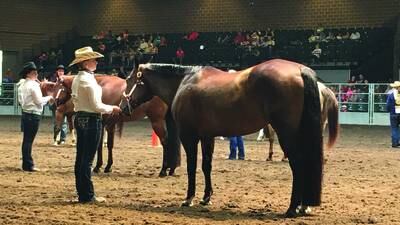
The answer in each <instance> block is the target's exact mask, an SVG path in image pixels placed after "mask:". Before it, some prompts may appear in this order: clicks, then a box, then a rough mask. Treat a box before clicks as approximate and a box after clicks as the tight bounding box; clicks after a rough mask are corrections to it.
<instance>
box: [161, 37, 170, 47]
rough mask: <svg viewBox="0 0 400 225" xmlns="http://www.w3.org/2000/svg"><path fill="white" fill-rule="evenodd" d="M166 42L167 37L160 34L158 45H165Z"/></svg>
mask: <svg viewBox="0 0 400 225" xmlns="http://www.w3.org/2000/svg"><path fill="white" fill-rule="evenodd" d="M167 45H168V44H167V38H166V37H165V36H161V38H160V47H166V46H167Z"/></svg>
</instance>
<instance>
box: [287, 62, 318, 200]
mask: <svg viewBox="0 0 400 225" xmlns="http://www.w3.org/2000/svg"><path fill="white" fill-rule="evenodd" d="M301 75H302V78H303V82H304V106H303V114H302V118H301V124H300V129H299V142H298V143H299V149H298V150H299V151H301V154H302V165H303V166H302V168H301V170H302V172H303V182H304V183H303V184H304V185H303V190H302V191H303V195H302V204H303V205H308V206H317V205H320V204H321V190H322V176H323V141H322V127H321V103H320V98H319V90H318V84H317V81H316V78H315V77H316V76H315V72H314V71H313V70H311V69H310V68H308V67H304V68H302V69H301ZM289 160H290V159H289Z"/></svg>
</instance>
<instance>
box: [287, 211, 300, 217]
mask: <svg viewBox="0 0 400 225" xmlns="http://www.w3.org/2000/svg"><path fill="white" fill-rule="evenodd" d="M297 216H298V214H297V212H296V209H288V210H287V211H286V213H285V217H286V218H295V217H297Z"/></svg>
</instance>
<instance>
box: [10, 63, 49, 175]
mask: <svg viewBox="0 0 400 225" xmlns="http://www.w3.org/2000/svg"><path fill="white" fill-rule="evenodd" d="M20 75H22V78H23V79H24V80H22V79H21V81H20V82H19V87H18V101H19V103H20V105H21V108H22V117H21V130H22V132H23V140H22V170H24V171H28V172H38V171H40V170H39V169H38V168H36V167H35V164H34V162H33V158H32V144H33V141H34V140H35V136H36V134H37V132H38V130H39V124H40V118H41V114H42V111H43V106H44V105H45V104H46V103H47V102H49V101H52V100H53V97H52V96H46V97H43V95H42V91H41V90H40V82H39V81H38V72H37V68H36V65H35V63H34V62H27V63H26V64H25V65H24V67H23V69H22V71H21V72H20Z"/></svg>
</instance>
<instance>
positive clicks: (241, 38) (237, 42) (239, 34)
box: [233, 31, 246, 45]
mask: <svg viewBox="0 0 400 225" xmlns="http://www.w3.org/2000/svg"><path fill="white" fill-rule="evenodd" d="M245 40H246V36H244V35H243V33H242V32H241V31H238V32H237V33H236V36H235V38H234V39H233V43H234V44H235V45H241V44H242V42H243V41H245Z"/></svg>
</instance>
